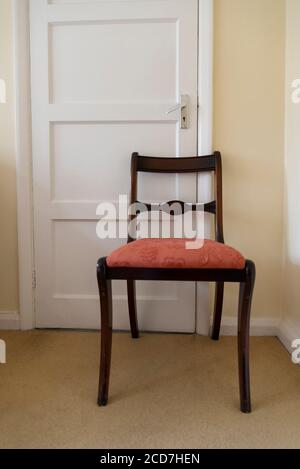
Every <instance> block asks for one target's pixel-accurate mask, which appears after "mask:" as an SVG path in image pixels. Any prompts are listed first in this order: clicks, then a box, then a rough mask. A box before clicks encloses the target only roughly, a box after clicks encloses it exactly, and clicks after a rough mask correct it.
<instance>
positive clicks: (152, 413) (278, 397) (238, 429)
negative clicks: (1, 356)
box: [0, 331, 300, 449]
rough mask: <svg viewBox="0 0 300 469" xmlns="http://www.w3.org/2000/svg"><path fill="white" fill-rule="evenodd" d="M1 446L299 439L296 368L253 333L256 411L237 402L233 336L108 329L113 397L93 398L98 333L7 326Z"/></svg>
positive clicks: (0, 383) (269, 443)
mask: <svg viewBox="0 0 300 469" xmlns="http://www.w3.org/2000/svg"><path fill="white" fill-rule="evenodd" d="M0 338H1V339H4V340H5V341H6V344H7V363H6V364H5V365H0V448H165V449H168V448H299V447H300V432H299V428H300V427H299V422H300V368H299V366H296V365H294V364H293V363H292V362H291V359H290V356H289V355H288V353H287V352H286V350H285V349H284V348H283V347H282V345H281V344H280V343H279V341H278V340H277V339H275V338H259V337H254V338H252V339H251V364H252V366H251V371H252V401H253V402H252V404H253V412H252V414H242V413H240V411H239V399H238V376H237V356H236V339H235V338H233V337H223V338H221V340H220V341H219V342H213V341H211V340H210V339H208V338H204V337H198V336H189V335H165V334H143V335H142V337H141V338H140V339H139V340H136V341H133V340H131V339H130V337H129V334H123V333H115V334H114V336H113V359H112V373H111V388H110V401H109V405H108V406H107V407H102V408H99V407H98V406H97V405H96V395H97V384H98V366H99V345H100V344H99V334H98V333H96V332H69V331H30V332H13V331H11V332H4V331H0Z"/></svg>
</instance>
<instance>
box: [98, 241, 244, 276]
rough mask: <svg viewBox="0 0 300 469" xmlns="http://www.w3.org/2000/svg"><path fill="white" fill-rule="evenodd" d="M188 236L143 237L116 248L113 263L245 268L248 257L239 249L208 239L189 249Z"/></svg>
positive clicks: (179, 267)
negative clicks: (184, 237)
mask: <svg viewBox="0 0 300 469" xmlns="http://www.w3.org/2000/svg"><path fill="white" fill-rule="evenodd" d="M187 241H188V240H186V239H176V238H171V239H165V238H162V239H150V238H149V239H139V240H137V241H133V242H131V243H129V244H126V245H125V246H122V247H120V248H119V249H116V250H115V251H113V252H112V253H111V254H110V256H108V258H107V259H106V262H107V265H108V266H109V267H141V268H159V269H244V268H245V262H246V261H245V258H244V257H243V256H242V254H240V253H239V252H238V251H237V250H236V249H233V248H232V247H230V246H227V245H226V244H222V243H218V242H216V241H211V240H205V241H204V244H203V246H202V247H197V248H196V249H187V246H186V242H187Z"/></svg>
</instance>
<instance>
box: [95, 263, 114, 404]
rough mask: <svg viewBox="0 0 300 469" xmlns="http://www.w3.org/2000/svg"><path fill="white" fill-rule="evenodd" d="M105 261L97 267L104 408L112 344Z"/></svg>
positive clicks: (109, 282)
mask: <svg viewBox="0 0 300 469" xmlns="http://www.w3.org/2000/svg"><path fill="white" fill-rule="evenodd" d="M105 270H106V260H105V258H102V259H100V260H99V262H98V265H97V279H98V286H99V294H100V305H101V357H100V378H99V392H98V405H99V406H105V405H106V404H107V401H108V388H109V375H110V361H111V343H112V289H111V280H108V279H107V278H106V275H105Z"/></svg>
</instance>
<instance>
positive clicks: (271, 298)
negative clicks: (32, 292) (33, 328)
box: [0, 0, 298, 317]
mask: <svg viewBox="0 0 300 469" xmlns="http://www.w3.org/2000/svg"><path fill="white" fill-rule="evenodd" d="M296 1H298V0H296ZM10 7H11V2H10V0H1V1H0V66H1V69H0V70H1V72H0V75H1V76H3V78H6V80H7V83H8V104H7V105H5V106H3V105H0V132H1V133H0V155H1V156H0V164H1V170H0V213H1V233H0V246H1V262H0V311H1V310H15V309H16V308H17V304H18V294H17V252H16V249H17V241H16V185H15V161H14V144H13V124H12V94H11V86H12V63H11V47H12V45H11V36H12V34H11V22H10V14H11V11H10ZM284 17H285V0H215V79H214V81H215V82H214V100H215V102H214V147H215V148H216V149H219V150H221V151H222V152H223V158H224V203H225V213H224V216H225V236H226V239H227V242H229V243H231V244H232V245H235V246H236V247H237V248H239V249H241V250H242V251H243V252H244V253H245V255H247V256H248V257H250V258H253V259H254V260H255V262H256V264H257V270H258V276H257V285H256V292H255V297H254V315H256V316H257V315H260V316H262V317H266V316H272V317H274V316H276V315H277V316H279V315H280V314H281V309H282V294H281V292H282V289H281V266H282V200H283V172H282V165H283V134H284V132H283V129H284V34H285V28H284V26H285V20H284ZM236 304H237V302H236V289H235V287H232V288H230V287H229V288H227V290H226V301H225V313H226V314H227V315H230V316H232V315H234V314H235V313H236Z"/></svg>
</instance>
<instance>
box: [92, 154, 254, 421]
mask: <svg viewBox="0 0 300 469" xmlns="http://www.w3.org/2000/svg"><path fill="white" fill-rule="evenodd" d="M139 172H151V173H203V172H213V173H214V175H215V184H214V192H215V200H214V201H212V202H210V203H208V204H205V205H204V211H206V212H209V213H213V214H214V215H215V239H216V241H218V242H220V243H224V236H223V209H222V160H221V154H220V153H219V152H215V153H214V154H212V155H208V156H201V157H199V156H196V157H188V158H158V157H147V156H141V155H139V154H138V153H133V154H132V159H131V200H130V202H131V204H134V203H135V202H137V187H138V173H139ZM176 202H179V203H180V204H182V205H184V203H183V202H181V201H176ZM172 203H174V201H172V202H167V203H166V204H167V205H168V204H169V205H170V204H172ZM149 209H150V208H149ZM191 209H192V210H193V211H194V210H196V205H191ZM134 217H135V216H134V215H131V217H130V220H132V218H134ZM131 241H133V239H132V238H130V237H129V238H128V242H131ZM97 280H98V286H99V295H100V305H101V357H100V378H99V393H98V405H100V406H105V405H106V404H107V401H108V390H109V377H110V363H111V347H112V316H113V311H112V280H126V281H127V292H128V308H129V318H130V328H131V335H132V338H134V339H137V338H138V337H139V330H138V321H137V307H136V290H135V281H136V280H161V281H187V282H190V281H196V282H216V289H215V302H214V314H213V325H212V332H211V338H212V339H213V340H218V339H219V334H220V325H221V318H222V309H223V294H224V282H238V283H239V284H240V290H239V307H238V365H239V366H238V369H239V387H240V409H241V411H242V412H244V413H250V412H251V398H250V373H249V328H250V312H251V301H252V294H253V289H254V284H255V264H254V263H253V262H252V261H250V260H246V264H245V268H244V269H242V270H238V269H222V268H221V269H201V268H199V269H187V268H168V269H164V268H134V267H109V266H108V265H107V263H106V257H103V258H101V259H99V261H98V264H97Z"/></svg>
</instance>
